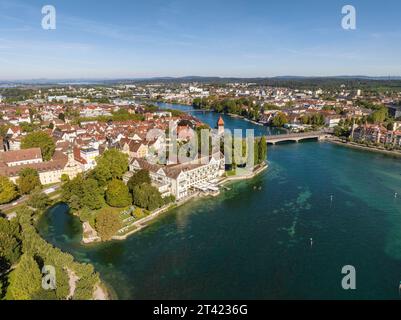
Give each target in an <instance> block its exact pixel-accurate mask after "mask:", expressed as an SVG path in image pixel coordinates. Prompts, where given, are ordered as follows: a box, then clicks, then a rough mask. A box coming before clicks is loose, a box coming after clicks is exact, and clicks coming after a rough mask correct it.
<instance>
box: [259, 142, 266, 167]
mask: <svg viewBox="0 0 401 320" xmlns="http://www.w3.org/2000/svg"><path fill="white" fill-rule="evenodd" d="M258 158H259V163H262V162H263V161H267V142H266V137H265V136H262V137H261V138H260V140H259V143H258Z"/></svg>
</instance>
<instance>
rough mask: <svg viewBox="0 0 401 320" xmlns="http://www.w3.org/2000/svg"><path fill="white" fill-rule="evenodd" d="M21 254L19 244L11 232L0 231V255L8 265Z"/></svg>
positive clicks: (15, 260)
mask: <svg viewBox="0 0 401 320" xmlns="http://www.w3.org/2000/svg"><path fill="white" fill-rule="evenodd" d="M20 255H21V244H20V242H19V241H18V239H16V238H15V237H14V236H13V235H12V234H9V233H6V232H0V257H3V258H4V259H5V260H6V261H7V262H8V263H9V264H10V265H13V264H14V263H15V262H17V260H18V258H19V257H20Z"/></svg>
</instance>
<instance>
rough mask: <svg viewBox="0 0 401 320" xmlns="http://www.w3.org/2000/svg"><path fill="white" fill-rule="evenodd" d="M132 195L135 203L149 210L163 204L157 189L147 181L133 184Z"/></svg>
mask: <svg viewBox="0 0 401 320" xmlns="http://www.w3.org/2000/svg"><path fill="white" fill-rule="evenodd" d="M132 197H133V200H134V204H135V205H137V206H138V207H141V208H144V209H147V210H150V211H152V210H155V209H157V208H160V207H161V206H162V205H163V204H164V202H163V199H162V197H161V195H160V192H159V190H157V188H155V187H154V186H152V185H150V184H148V183H143V184H141V185H137V186H135V187H134V189H133V190H132Z"/></svg>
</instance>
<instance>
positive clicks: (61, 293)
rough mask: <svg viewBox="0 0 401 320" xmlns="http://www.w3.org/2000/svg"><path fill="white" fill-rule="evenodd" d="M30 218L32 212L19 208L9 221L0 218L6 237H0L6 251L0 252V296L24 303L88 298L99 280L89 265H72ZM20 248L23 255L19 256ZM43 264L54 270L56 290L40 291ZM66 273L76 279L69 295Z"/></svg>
mask: <svg viewBox="0 0 401 320" xmlns="http://www.w3.org/2000/svg"><path fill="white" fill-rule="evenodd" d="M34 217H35V213H34V212H33V211H31V210H30V209H28V208H27V207H23V208H21V209H19V210H18V211H17V218H15V219H13V220H12V221H7V220H6V219H4V218H0V235H2V234H4V233H6V234H7V236H6V239H7V240H6V241H4V240H2V239H4V238H2V236H0V244H1V245H0V247H1V248H6V249H5V250H3V249H2V250H1V251H0V260H1V259H3V260H4V258H5V259H7V262H8V268H9V270H8V271H7V272H1V273H0V274H1V276H0V282H1V283H2V284H3V285H2V287H3V288H2V289H3V292H2V295H0V296H5V298H6V299H24V300H28V299H46V300H49V299H71V298H72V299H92V298H93V291H94V286H95V285H97V284H98V283H99V281H100V279H99V275H98V274H97V273H95V272H94V269H93V266H91V265H88V264H81V263H77V262H75V261H74V259H73V257H72V256H71V255H70V254H67V253H63V252H62V251H61V250H60V249H58V248H54V247H53V246H52V245H50V244H49V243H47V242H46V241H45V240H43V239H42V238H41V237H40V236H39V234H38V233H37V231H36V229H35V227H34ZM10 236H11V237H12V238H13V239H11V238H10ZM10 239H11V240H10ZM20 247H22V252H23V255H22V256H21V257H20V254H19V253H20ZM12 265H14V268H13V269H12V268H11V266H12ZM44 265H49V266H54V267H55V270H56V290H44V289H43V288H42V286H41V283H42V274H41V268H42V267H43V266H44ZM69 274H74V275H75V276H76V277H77V282H76V288H75V291H73V292H70V289H71V288H70V286H69V280H70V276H69ZM70 293H71V294H72V296H70Z"/></svg>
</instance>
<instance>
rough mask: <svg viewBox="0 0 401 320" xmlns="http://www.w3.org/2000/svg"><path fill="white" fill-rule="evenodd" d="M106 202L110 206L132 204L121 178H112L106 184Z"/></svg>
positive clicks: (120, 206) (119, 206)
mask: <svg viewBox="0 0 401 320" xmlns="http://www.w3.org/2000/svg"><path fill="white" fill-rule="evenodd" d="M106 202H107V204H108V205H110V206H112V207H118V208H122V207H127V206H129V205H130V204H132V197H131V194H130V192H129V190H128V187H127V186H126V185H125V184H124V182H122V181H121V180H117V179H114V180H112V181H110V182H109V183H108V185H107V190H106Z"/></svg>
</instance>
